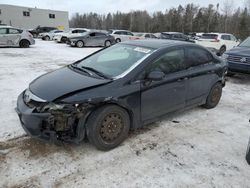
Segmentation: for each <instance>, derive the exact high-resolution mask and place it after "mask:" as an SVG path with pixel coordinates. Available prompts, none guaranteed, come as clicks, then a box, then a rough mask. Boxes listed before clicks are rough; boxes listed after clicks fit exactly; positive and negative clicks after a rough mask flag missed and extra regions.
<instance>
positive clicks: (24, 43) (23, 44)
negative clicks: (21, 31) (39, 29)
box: [19, 40, 30, 48]
mask: <svg viewBox="0 0 250 188" xmlns="http://www.w3.org/2000/svg"><path fill="white" fill-rule="evenodd" d="M19 46H20V47H21V48H29V47H30V42H29V41H28V40H21V41H20V43H19Z"/></svg>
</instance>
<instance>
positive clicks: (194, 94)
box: [16, 40, 227, 150]
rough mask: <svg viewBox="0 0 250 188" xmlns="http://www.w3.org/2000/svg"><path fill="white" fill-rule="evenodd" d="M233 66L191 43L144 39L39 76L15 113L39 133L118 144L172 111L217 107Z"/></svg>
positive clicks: (31, 130)
mask: <svg viewBox="0 0 250 188" xmlns="http://www.w3.org/2000/svg"><path fill="white" fill-rule="evenodd" d="M226 72H227V64H226V62H224V61H223V60H221V59H219V58H218V57H217V56H215V55H213V54H212V53H211V52H209V51H208V50H207V49H205V48H203V47H201V46H198V45H196V44H192V43H186V42H179V41H168V40H138V41H127V42H124V43H119V44H116V45H114V46H111V47H109V48H105V49H102V50H100V51H98V52H95V53H93V54H91V55H89V56H87V57H85V58H84V59H82V60H79V61H77V62H75V63H73V64H71V65H68V66H66V67H63V68H61V69H58V70H56V71H54V72H51V73H48V74H45V75H43V76H41V77H39V78H37V79H35V80H34V81H33V82H32V83H31V84H30V85H29V88H28V89H27V90H25V91H24V92H22V93H21V94H20V95H19V97H18V101H17V108H16V111H17V113H18V116H19V118H20V121H21V124H22V126H23V128H24V130H25V131H26V132H27V133H28V134H29V135H30V136H32V137H35V138H39V139H44V140H49V141H52V142H58V141H66V142H74V143H79V142H81V141H82V140H83V139H84V138H85V137H87V138H88V140H89V141H90V143H92V144H93V145H95V146H96V147H97V148H98V149H100V150H110V149H112V148H114V147H116V146H118V145H119V144H120V143H121V142H123V141H124V140H125V138H126V137H127V136H128V132H129V130H131V129H136V128H140V127H142V126H143V125H146V124H149V123H152V122H154V121H157V120H158V119H160V118H162V117H163V116H165V115H166V114H168V113H169V112H173V111H177V110H180V109H186V108H190V107H195V106H200V105H202V106H203V107H205V108H208V109H209V108H214V107H215V106H216V105H217V104H218V103H219V101H220V98H221V95H222V88H223V87H224V86H225V75H226Z"/></svg>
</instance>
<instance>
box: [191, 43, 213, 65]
mask: <svg viewBox="0 0 250 188" xmlns="http://www.w3.org/2000/svg"><path fill="white" fill-rule="evenodd" d="M212 61H213V57H212V55H211V54H210V53H209V52H207V51H206V50H203V49H200V48H193V47H191V48H188V49H187V64H188V67H194V66H198V65H203V64H207V63H210V62H212Z"/></svg>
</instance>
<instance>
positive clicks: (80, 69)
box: [70, 64, 93, 76]
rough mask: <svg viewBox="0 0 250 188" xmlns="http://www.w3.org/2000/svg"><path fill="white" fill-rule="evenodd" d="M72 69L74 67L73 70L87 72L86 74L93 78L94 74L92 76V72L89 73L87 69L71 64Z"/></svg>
mask: <svg viewBox="0 0 250 188" xmlns="http://www.w3.org/2000/svg"><path fill="white" fill-rule="evenodd" d="M70 67H72V68H73V69H77V70H79V71H81V72H85V73H87V74H88V75H90V76H93V74H92V72H91V71H88V70H86V69H85V68H83V67H78V66H77V65H76V64H71V65H70Z"/></svg>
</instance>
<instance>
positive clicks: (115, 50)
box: [76, 44, 153, 78]
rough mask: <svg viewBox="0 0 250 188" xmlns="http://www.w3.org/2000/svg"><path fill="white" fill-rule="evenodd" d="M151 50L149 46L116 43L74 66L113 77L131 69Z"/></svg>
mask: <svg viewBox="0 0 250 188" xmlns="http://www.w3.org/2000/svg"><path fill="white" fill-rule="evenodd" d="M152 51H153V50H152V49H150V48H144V47H138V46H132V45H126V44H116V45H114V46H111V47H109V48H106V49H104V50H102V51H100V52H98V53H96V54H93V55H91V56H90V57H88V58H86V59H84V60H82V61H80V62H79V63H77V65H76V66H77V67H78V68H85V69H88V70H91V69H92V70H95V71H96V72H97V71H98V72H99V73H101V74H102V75H105V76H106V77H109V78H115V77H118V76H121V75H122V74H125V73H127V71H130V69H133V68H134V67H135V66H137V65H138V64H139V63H140V62H141V61H143V60H144V59H145V58H147V57H148V56H149V55H150V54H151V53H152Z"/></svg>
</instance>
